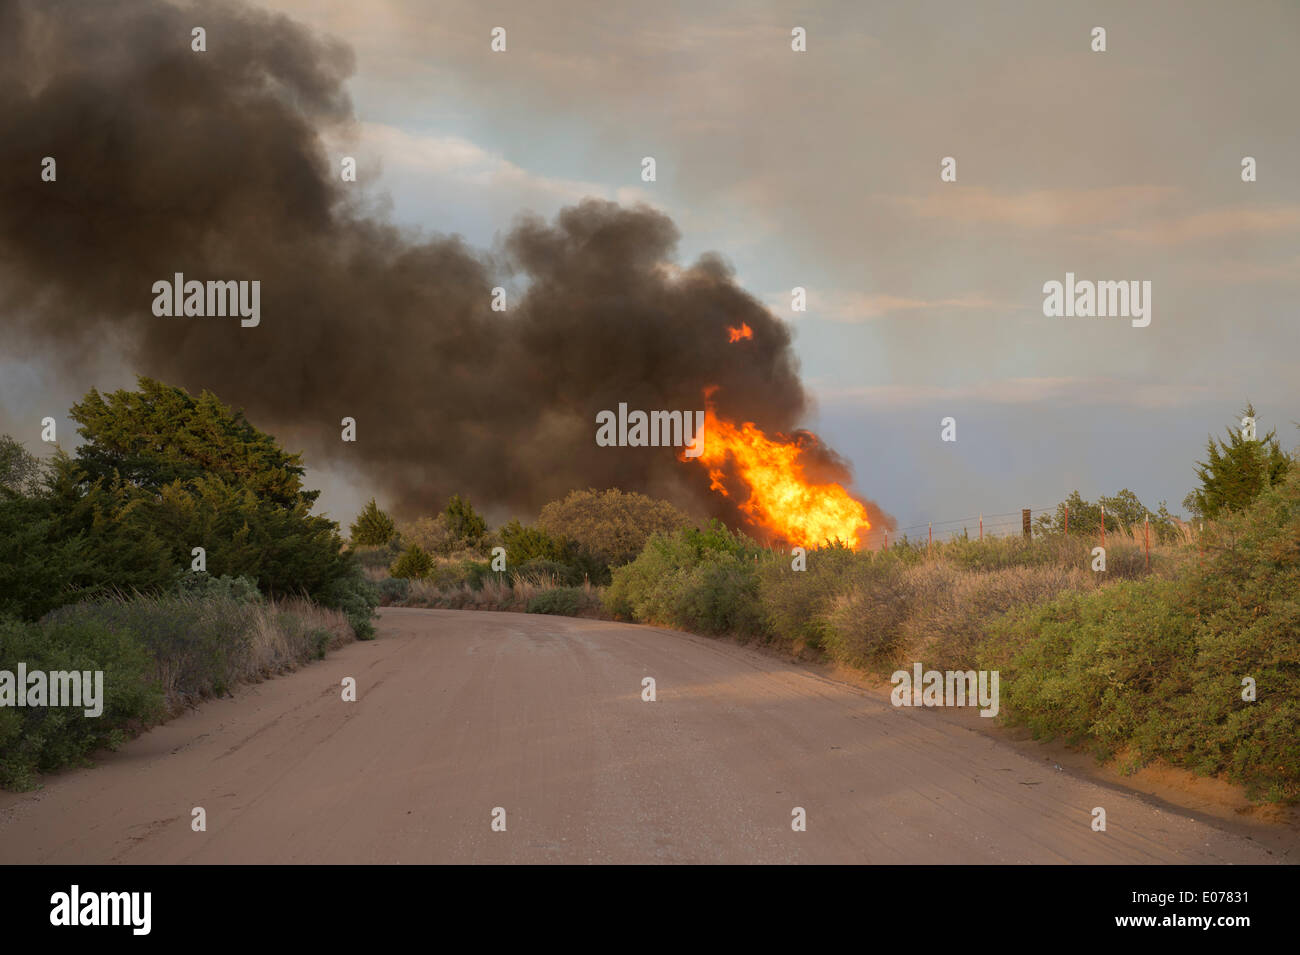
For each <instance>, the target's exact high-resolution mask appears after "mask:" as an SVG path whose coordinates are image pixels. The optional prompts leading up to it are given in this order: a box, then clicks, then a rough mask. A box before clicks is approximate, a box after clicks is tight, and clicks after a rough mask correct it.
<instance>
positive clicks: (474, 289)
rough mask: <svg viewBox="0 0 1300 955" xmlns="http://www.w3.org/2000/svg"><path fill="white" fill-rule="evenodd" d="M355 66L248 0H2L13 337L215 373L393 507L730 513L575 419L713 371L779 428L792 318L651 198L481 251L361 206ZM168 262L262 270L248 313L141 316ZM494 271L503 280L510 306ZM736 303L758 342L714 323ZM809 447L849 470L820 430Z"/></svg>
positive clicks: (244, 272) (679, 395) (588, 212)
mask: <svg viewBox="0 0 1300 955" xmlns="http://www.w3.org/2000/svg"><path fill="white" fill-rule="evenodd" d="M195 25H201V26H203V27H204V28H205V29H206V31H207V52H204V53H196V52H194V51H192V50H191V46H190V36H191V34H190V31H191V29H192V27H194V26H195ZM352 69H353V59H352V54H351V52H350V50H349V49H348V48H347V47H346V46H344V45H342V44H340V43H338V42H335V41H332V40H328V39H323V38H320V37H318V36H317V35H315V34H314V33H312V32H310V31H308V30H307V29H306V28H304V27H302V26H300V25H298V24H295V23H294V22H292V21H291V20H289V19H287V18H285V17H283V16H278V15H272V14H269V13H265V12H261V11H258V10H255V9H252V8H249V7H246V6H242V5H236V4H225V3H219V4H205V5H202V6H201V7H198V8H195V9H193V10H186V9H182V8H179V7H175V6H172V5H170V4H167V3H163V2H158V0H114V2H112V3H98V2H89V0H86V2H67V0H39V2H36V0H33V2H22V0H0V308H3V312H2V314H3V324H4V329H5V335H4V338H5V340H6V343H7V346H6V347H10V348H18V347H19V346H20V344H21V346H22V347H25V348H27V349H30V350H31V351H33V352H35V353H38V354H43V355H44V356H45V358H46V360H53V361H54V362H56V363H58V364H60V365H62V366H63V367H65V368H67V369H68V370H70V371H72V372H74V373H75V371H76V369H77V365H78V361H79V360H80V359H82V358H84V357H85V356H86V355H87V354H89V353H92V352H99V351H103V350H108V351H110V352H116V353H120V354H121V356H122V358H123V360H124V361H125V362H126V363H127V365H128V366H129V367H131V368H133V369H135V370H136V371H137V372H138V373H140V374H145V375H148V376H151V377H156V378H160V379H162V380H163V381H167V382H169V383H172V384H178V385H182V386H183V387H185V388H187V389H189V390H191V391H193V392H197V391H198V390H200V389H209V390H211V391H213V392H215V393H216V394H217V395H218V396H220V397H221V398H222V399H223V400H225V401H227V402H230V403H232V404H234V405H236V406H239V407H242V408H244V409H245V410H246V412H247V414H248V415H249V417H250V419H251V420H252V421H253V422H255V423H256V424H258V425H259V426H261V427H263V428H267V429H269V430H271V431H272V432H273V433H277V434H279V435H281V436H282V437H283V438H285V439H286V441H289V442H297V446H299V447H303V448H304V449H305V450H306V452H307V455H308V461H310V462H312V463H315V464H317V465H319V464H321V463H322V458H324V459H327V460H334V461H342V462H347V463H348V464H350V465H351V466H352V467H354V468H355V469H357V470H359V471H360V473H361V474H362V475H363V476H364V477H365V478H366V479H367V480H368V482H369V483H370V484H371V485H372V486H373V487H374V488H375V490H376V493H377V496H378V497H379V499H380V501H381V503H384V504H386V505H387V506H389V507H392V508H393V509H394V510H396V511H397V512H398V513H400V514H404V515H409V514H413V513H416V512H422V513H429V512H432V511H433V510H435V509H438V508H440V507H441V506H442V504H443V503H444V502H445V500H446V499H447V497H448V496H449V495H450V494H452V493H465V494H468V495H469V496H470V497H471V499H473V500H474V501H475V502H476V503H478V504H479V505H480V506H484V505H486V506H487V507H488V509H489V510H490V511H494V512H496V513H502V512H505V511H509V512H511V513H519V514H520V515H521V516H527V514H528V513H531V512H535V510H536V509H537V508H538V507H539V506H540V505H541V504H542V503H544V502H546V501H547V500H551V499H554V498H556V497H560V496H563V495H564V494H565V493H566V492H567V491H569V490H571V489H573V488H583V487H589V486H590V487H598V488H603V487H611V486H616V487H621V488H624V489H629V490H641V491H644V492H646V493H649V494H652V495H655V496H660V497H666V498H669V499H672V500H675V501H677V502H678V503H679V504H683V505H685V506H687V507H689V508H690V509H692V510H693V511H695V512H696V513H701V512H706V513H712V514H715V515H717V516H722V517H724V518H726V519H727V520H728V521H729V522H730V523H732V524H733V525H735V526H743V524H744V521H743V520H742V519H741V516H740V515H739V514H738V513H737V512H735V511H734V510H731V508H733V507H734V505H733V504H732V502H730V501H728V500H726V499H724V498H722V497H720V496H719V495H717V494H715V493H712V492H710V491H709V490H708V484H709V481H708V476H707V474H706V473H705V469H704V468H701V467H699V466H698V465H695V464H685V463H682V462H681V461H679V460H678V459H677V457H676V454H675V452H674V450H673V449H666V448H647V449H634V448H619V449H613V448H600V447H597V446H596V444H595V440H594V434H595V416H596V413H597V412H598V411H600V410H602V409H610V410H614V409H616V408H617V406H618V403H619V402H620V401H622V402H627V404H628V406H629V408H632V409H638V408H639V409H645V410H652V409H683V410H686V409H696V408H702V407H703V392H704V390H705V388H706V387H708V386H711V385H716V386H718V388H717V391H716V393H715V395H714V401H715V405H716V408H717V410H718V412H719V413H720V414H722V415H723V416H725V417H728V418H732V419H743V420H749V421H753V422H754V423H755V424H757V425H758V426H759V427H761V428H763V429H764V430H765V431H767V432H768V433H769V434H770V433H772V432H783V433H787V434H789V433H791V432H792V431H793V429H795V428H797V427H798V425H799V423H800V420H801V418H802V417H803V416H804V414H805V411H806V410H807V397H806V395H805V392H804V389H803V387H802V385H801V383H800V380H799V376H798V368H797V362H796V358H795V355H794V353H793V351H792V349H791V345H790V332H789V330H788V329H787V327H786V326H785V325H784V324H783V323H782V322H781V321H780V320H778V319H777V318H775V317H774V316H773V315H771V314H770V313H769V312H768V311H767V310H766V309H765V308H764V307H763V306H762V305H761V304H760V303H759V302H758V301H757V300H755V299H754V298H753V297H752V296H751V295H749V294H748V293H746V292H745V291H744V290H743V289H741V288H739V287H737V285H736V284H735V282H734V281H733V278H732V274H731V272H730V270H729V268H728V267H727V266H726V264H725V263H724V262H723V261H722V260H721V259H720V258H718V257H716V256H706V257H703V258H701V259H700V260H699V261H697V262H696V263H695V264H694V265H691V266H690V267H687V268H684V269H679V268H675V267H674V266H673V265H672V262H673V252H674V246H675V243H676V241H677V238H678V234H677V230H676V228H675V226H674V225H673V223H672V222H671V221H670V220H669V219H668V218H667V217H665V216H664V215H662V214H660V213H658V212H655V211H653V210H650V209H648V208H645V207H638V208H634V209H627V208H622V207H619V206H617V205H614V204H612V203H608V202H604V201H595V200H589V201H585V202H582V203H580V204H579V205H577V206H575V207H571V208H568V209H566V210H564V211H563V212H562V213H561V214H560V215H559V216H558V218H557V220H556V221H555V222H553V223H547V222H543V221H541V220H538V219H536V218H530V217H523V218H521V219H520V220H519V221H518V222H517V223H516V225H515V227H514V228H513V229H512V231H511V232H510V233H509V234H508V236H506V237H505V238H504V240H503V241H502V242H501V244H500V247H499V248H497V249H494V250H492V251H490V252H484V251H478V250H475V249H472V248H469V247H467V246H466V245H465V244H464V243H463V242H462V241H460V240H459V239H457V238H445V237H439V238H434V239H432V240H429V239H413V238H411V237H410V235H409V234H407V233H405V232H403V231H402V230H401V229H398V228H396V227H395V226H393V225H391V224H388V223H386V222H384V221H381V220H379V219H376V218H374V217H373V216H370V215H367V214H366V213H365V212H363V211H362V210H361V209H360V206H359V204H358V202H357V201H356V198H355V197H356V196H358V195H359V193H358V191H357V190H358V189H360V187H359V186H358V185H356V184H346V183H343V182H342V181H341V179H340V176H339V159H340V157H338V156H335V155H330V154H328V153H327V151H326V148H325V146H324V144H323V139H322V136H323V134H325V133H327V132H329V131H331V130H335V129H337V128H338V127H340V126H345V125H346V124H348V123H351V122H352V121H353V113H352V107H351V103H350V100H349V98H348V95H347V92H346V89H345V81H346V80H347V78H348V77H349V76H350V74H351V72H352ZM45 156H52V157H54V158H55V159H56V161H57V170H58V178H57V181H56V182H53V183H51V182H43V181H41V179H40V169H41V163H42V159H43V157H45ZM433 225H434V226H435V227H436V223H434V224H433ZM176 272H182V273H184V274H185V276H186V277H187V278H192V279H200V280H208V279H213V280H216V279H221V280H228V279H246V280H253V279H257V280H260V281H261V287H262V300H261V314H262V319H261V324H260V325H259V326H258V327H256V328H241V327H240V325H239V322H238V320H237V319H207V318H179V319H175V318H158V317H155V316H154V315H153V314H152V311H151V304H152V300H153V295H152V293H151V286H152V284H153V283H154V282H155V281H157V280H160V279H167V280H170V279H171V277H172V275H173V273H176ZM497 285H503V286H506V287H508V288H511V289H514V290H516V291H515V292H514V293H513V294H512V295H511V299H510V302H509V306H510V307H509V310H508V311H506V312H504V313H502V312H494V311H492V310H491V308H490V301H491V290H492V288H493V287H494V286H497ZM742 322H743V323H746V324H748V325H749V327H750V328H751V329H753V338H752V340H746V341H742V342H739V343H737V344H730V343H729V342H728V337H729V336H728V333H727V329H728V328H730V327H738V326H739V325H740V324H741V323H742ZM88 384H90V383H88ZM344 416H351V417H353V418H355V419H356V421H357V432H358V440H357V442H356V443H355V444H351V443H344V442H342V441H341V440H340V420H341V419H342V418H343V417H344ZM815 463H816V465H817V472H818V475H819V476H820V477H828V478H832V479H835V480H839V481H841V482H847V481H848V479H849V474H848V470H847V468H846V467H845V466H844V464H843V462H842V461H840V460H839V459H838V458H837V457H836V456H835V455H834V453H833V452H831V451H829V450H827V449H823V450H822V451H821V452H820V454H819V460H818V461H817V462H815ZM872 517H873V519H874V520H875V521H876V522H878V521H879V519H880V517H881V515H880V514H879V512H878V510H876V509H875V508H872Z"/></svg>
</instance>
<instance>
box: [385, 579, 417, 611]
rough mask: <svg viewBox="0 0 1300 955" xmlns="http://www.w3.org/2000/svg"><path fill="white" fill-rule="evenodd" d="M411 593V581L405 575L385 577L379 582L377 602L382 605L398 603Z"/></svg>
mask: <svg viewBox="0 0 1300 955" xmlns="http://www.w3.org/2000/svg"><path fill="white" fill-rule="evenodd" d="M410 595H411V582H410V581H409V580H407V579H406V578H405V577H385V578H384V579H383V580H381V581H380V582H379V602H380V604H381V605H382V606H385V607H387V606H390V605H392V604H398V603H401V602H402V601H404V600H406V599H407V598H408V597H409V596H410Z"/></svg>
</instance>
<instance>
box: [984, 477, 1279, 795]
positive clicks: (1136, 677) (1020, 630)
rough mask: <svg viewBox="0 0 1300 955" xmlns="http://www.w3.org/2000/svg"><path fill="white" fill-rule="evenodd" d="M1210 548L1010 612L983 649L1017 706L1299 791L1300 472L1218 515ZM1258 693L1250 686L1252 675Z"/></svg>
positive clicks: (1110, 747) (1031, 719) (1110, 748)
mask: <svg viewBox="0 0 1300 955" xmlns="http://www.w3.org/2000/svg"><path fill="white" fill-rule="evenodd" d="M1205 547H1206V557H1205V559H1204V560H1202V561H1200V562H1198V563H1194V564H1191V565H1189V566H1186V567H1184V568H1182V569H1181V570H1180V571H1179V572H1178V573H1177V574H1176V575H1174V576H1173V577H1170V578H1153V579H1147V580H1143V581H1132V582H1121V583H1118V584H1115V585H1112V586H1108V587H1103V588H1100V589H1097V590H1095V591H1093V592H1090V593H1086V594H1069V595H1066V596H1063V597H1061V598H1058V599H1057V600H1055V601H1052V602H1050V603H1048V604H1044V605H1041V606H1037V607H1032V608H1029V609H1026V610H1023V611H1020V612H1018V613H1016V614H1013V615H1008V616H1007V617H1006V618H1003V620H1001V621H1000V622H999V623H997V624H996V625H995V626H994V628H993V632H992V635H991V637H990V640H989V642H988V643H987V644H986V646H985V647H984V648H983V650H982V652H981V653H980V659H981V666H982V667H984V668H989V669H1001V670H1002V671H1003V676H1002V685H1003V687H1004V688H1005V690H1004V699H1005V704H1006V705H1005V707H1004V712H1005V713H1006V715H1007V717H1008V718H1010V719H1013V720H1016V721H1019V722H1021V723H1023V724H1025V725H1026V726H1028V727H1029V728H1030V729H1031V730H1033V731H1034V732H1035V733H1036V734H1039V735H1043V736H1055V735H1060V736H1063V737H1065V738H1067V739H1070V740H1074V741H1078V742H1082V743H1085V744H1087V745H1088V746H1090V747H1091V748H1092V749H1093V750H1095V751H1096V752H1097V753H1098V754H1099V755H1102V756H1108V755H1113V754H1116V753H1119V752H1121V751H1123V752H1126V753H1128V754H1129V756H1130V758H1131V759H1132V760H1134V761H1135V762H1137V763H1140V762H1143V761H1146V760H1149V759H1154V758H1157V757H1158V758H1163V759H1166V760H1168V761H1169V762H1172V763H1174V764H1176V765H1182V766H1186V767H1188V768H1191V769H1194V770H1196V771H1198V772H1202V773H1223V774H1225V775H1226V776H1227V777H1228V778H1229V779H1231V780H1234V781H1237V782H1241V783H1243V784H1245V785H1246V787H1247V791H1248V792H1249V793H1251V794H1252V795H1254V796H1257V797H1260V796H1262V797H1264V798H1267V799H1272V800H1286V801H1295V800H1297V799H1300V736H1298V735H1297V734H1296V732H1295V727H1296V726H1297V725H1300V722H1298V720H1300V679H1297V676H1298V675H1300V475H1298V474H1296V473H1295V469H1292V472H1291V473H1289V474H1288V475H1287V476H1286V478H1285V479H1284V481H1283V482H1282V483H1281V484H1280V485H1278V486H1275V487H1272V488H1269V489H1267V490H1265V491H1263V492H1262V493H1261V494H1260V495H1259V496H1258V498H1257V499H1256V500H1255V503H1254V504H1252V505H1251V506H1250V507H1248V508H1246V509H1244V510H1242V511H1239V512H1236V513H1233V514H1231V515H1230V516H1229V517H1227V518H1224V519H1222V520H1220V522H1219V523H1218V524H1217V525H1215V526H1213V527H1211V528H1209V529H1208V532H1207V534H1206V537H1205ZM1246 677H1249V678H1251V679H1253V680H1254V681H1255V685H1256V687H1257V694H1258V697H1257V699H1256V700H1254V701H1253V702H1248V701H1246V700H1243V699H1242V681H1243V679H1244V678H1246Z"/></svg>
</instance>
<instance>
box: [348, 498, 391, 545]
mask: <svg viewBox="0 0 1300 955" xmlns="http://www.w3.org/2000/svg"><path fill="white" fill-rule="evenodd" d="M349 531H350V533H351V536H352V545H353V546H354V547H364V546H369V547H381V546H383V545H384V544H387V543H388V542H389V541H391V540H392V539H393V537H394V536H396V534H397V525H396V524H394V523H393V519H392V518H391V517H389V516H388V515H387V514H385V513H384V512H383V511H381V510H380V509H379V505H378V504H376V503H375V499H374V498H373V497H372V498H371V499H370V503H368V504H367V505H366V506H365V507H363V508H362V509H361V513H360V514H358V515H357V519H356V522H355V523H354V524H353V525H352V526H351V528H349Z"/></svg>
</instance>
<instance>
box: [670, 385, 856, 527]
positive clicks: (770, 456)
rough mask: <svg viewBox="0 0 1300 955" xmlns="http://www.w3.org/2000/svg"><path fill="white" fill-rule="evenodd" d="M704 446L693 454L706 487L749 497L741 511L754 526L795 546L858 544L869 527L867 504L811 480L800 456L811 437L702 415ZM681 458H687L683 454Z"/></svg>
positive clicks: (835, 486)
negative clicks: (769, 433) (771, 431)
mask: <svg viewBox="0 0 1300 955" xmlns="http://www.w3.org/2000/svg"><path fill="white" fill-rule="evenodd" d="M703 437H704V441H703V450H702V452H701V454H700V455H699V457H696V458H694V460H695V461H698V462H699V463H700V464H702V465H704V466H705V467H707V468H708V469H709V479H710V482H711V483H710V487H711V488H712V489H713V490H715V491H717V492H718V493H719V494H722V495H723V496H725V497H732V496H733V492H734V493H736V494H743V493H744V491H745V490H746V489H747V490H748V492H749V496H748V498H746V499H745V500H743V501H740V502H739V504H738V506H739V507H740V510H741V511H743V512H744V513H745V514H747V515H748V516H749V518H750V520H751V521H752V522H753V523H754V524H755V525H756V526H758V527H760V528H762V529H763V530H766V531H768V532H769V533H771V534H772V535H773V536H775V537H779V538H781V539H783V540H785V541H788V542H789V543H790V544H793V545H795V546H798V547H816V546H819V545H821V544H823V543H825V542H826V541H833V540H837V539H838V540H841V541H843V542H844V543H846V544H848V545H849V546H850V547H853V548H857V547H858V545H859V543H860V542H861V538H860V536H859V535H861V534H863V533H865V532H866V531H868V530H869V529H870V528H871V522H870V521H869V520H867V509H866V507H864V506H863V504H862V502H860V501H857V500H855V499H854V498H853V497H852V496H851V495H850V494H849V492H848V491H846V490H845V489H844V488H843V487H841V486H840V485H839V484H834V483H832V484H812V483H809V481H808V480H807V478H806V476H805V474H804V468H803V465H802V463H801V462H800V457H801V455H802V454H803V453H804V449H805V448H806V447H808V446H809V444H810V443H811V442H815V441H816V439H815V438H811V437H806V438H802V439H800V440H797V441H796V440H789V439H787V438H785V436H784V435H776V436H775V439H774V438H769V437H768V436H767V435H765V434H764V433H763V432H762V431H761V430H760V429H759V428H757V427H755V426H754V425H753V424H751V423H750V422H744V423H743V424H741V425H740V426H739V427H737V426H736V425H734V424H732V423H731V422H730V421H726V420H724V419H722V418H719V417H718V416H717V415H716V414H715V413H714V410H713V408H712V407H709V408H708V409H707V410H706V412H705V416H704V436H703ZM685 460H691V459H689V458H686V459H685Z"/></svg>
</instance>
